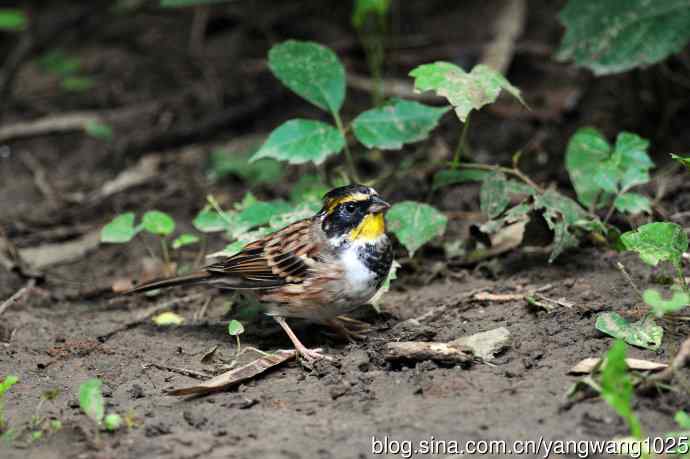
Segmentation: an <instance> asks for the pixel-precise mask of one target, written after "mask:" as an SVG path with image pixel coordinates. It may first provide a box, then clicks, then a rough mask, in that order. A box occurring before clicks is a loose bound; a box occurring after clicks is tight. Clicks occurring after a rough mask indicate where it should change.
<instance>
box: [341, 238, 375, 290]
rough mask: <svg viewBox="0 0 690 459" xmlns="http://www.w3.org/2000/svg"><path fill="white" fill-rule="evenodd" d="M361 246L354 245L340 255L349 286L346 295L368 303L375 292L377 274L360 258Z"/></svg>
mask: <svg viewBox="0 0 690 459" xmlns="http://www.w3.org/2000/svg"><path fill="white" fill-rule="evenodd" d="M359 248H360V247H359V246H358V245H357V244H352V245H351V246H350V247H348V248H347V249H345V250H344V251H343V252H342V254H341V255H340V257H341V258H340V260H341V262H342V263H343V267H344V268H345V279H346V280H347V282H348V284H350V285H349V287H350V288H349V289H348V291H347V292H346V295H348V296H350V297H352V299H359V300H361V301H367V300H369V298H371V296H372V295H373V294H374V293H376V292H375V287H376V285H375V277H376V274H375V273H374V272H373V271H371V270H369V268H367V267H366V266H365V265H364V263H362V261H361V260H360V259H359V257H358V253H357V252H358V250H359Z"/></svg>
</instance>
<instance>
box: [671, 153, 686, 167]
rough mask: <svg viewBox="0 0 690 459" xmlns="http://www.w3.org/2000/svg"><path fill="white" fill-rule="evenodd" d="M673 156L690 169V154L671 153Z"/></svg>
mask: <svg viewBox="0 0 690 459" xmlns="http://www.w3.org/2000/svg"><path fill="white" fill-rule="evenodd" d="M671 157H672V158H673V159H675V160H676V161H678V162H679V163H681V164H682V165H683V166H685V167H687V168H688V170H690V156H678V155H674V154H673V153H671Z"/></svg>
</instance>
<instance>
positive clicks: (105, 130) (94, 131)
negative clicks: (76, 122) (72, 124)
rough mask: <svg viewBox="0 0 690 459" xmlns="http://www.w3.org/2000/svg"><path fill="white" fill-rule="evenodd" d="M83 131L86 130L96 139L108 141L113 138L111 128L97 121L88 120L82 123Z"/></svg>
mask: <svg viewBox="0 0 690 459" xmlns="http://www.w3.org/2000/svg"><path fill="white" fill-rule="evenodd" d="M84 132H86V133H87V134H88V135H90V136H91V137H94V138H96V139H100V140H105V141H106V142H110V141H111V140H113V128H111V127H110V125H108V124H105V123H99V122H98V121H93V120H92V121H89V122H88V123H86V124H85V125H84Z"/></svg>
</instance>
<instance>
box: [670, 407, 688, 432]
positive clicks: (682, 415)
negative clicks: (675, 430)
mask: <svg viewBox="0 0 690 459" xmlns="http://www.w3.org/2000/svg"><path fill="white" fill-rule="evenodd" d="M673 420H674V421H676V424H678V426H679V427H680V428H681V429H685V430H690V415H688V413H686V412H685V411H682V410H681V411H676V415H675V416H673Z"/></svg>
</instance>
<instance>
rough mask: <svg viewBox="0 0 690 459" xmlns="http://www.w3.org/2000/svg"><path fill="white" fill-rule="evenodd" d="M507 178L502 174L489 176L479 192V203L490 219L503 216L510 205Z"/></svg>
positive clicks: (496, 173) (497, 173) (495, 173)
mask: <svg viewBox="0 0 690 459" xmlns="http://www.w3.org/2000/svg"><path fill="white" fill-rule="evenodd" d="M507 182H508V181H507V180H506V176H505V175H504V174H502V173H500V172H494V173H491V174H490V175H488V176H487V177H486V178H485V179H484V182H483V183H482V187H481V189H480V190H479V203H480V207H481V209H482V212H483V213H484V214H486V215H487V216H488V217H489V218H490V219H494V218H496V217H498V216H499V215H501V214H502V213H503V211H504V210H506V208H507V207H508V204H510V196H508V191H507V189H506V188H507Z"/></svg>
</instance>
